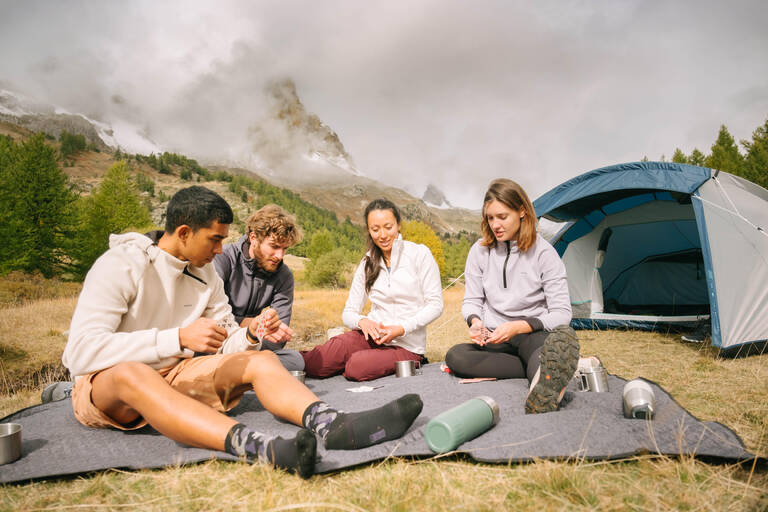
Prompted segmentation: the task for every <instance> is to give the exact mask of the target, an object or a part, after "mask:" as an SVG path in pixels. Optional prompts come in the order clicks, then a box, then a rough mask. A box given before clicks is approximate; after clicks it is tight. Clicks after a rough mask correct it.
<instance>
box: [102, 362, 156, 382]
mask: <svg viewBox="0 0 768 512" xmlns="http://www.w3.org/2000/svg"><path fill="white" fill-rule="evenodd" d="M109 370H110V375H111V377H112V382H113V383H114V384H115V385H116V386H130V387H134V386H136V383H137V382H146V381H147V379H153V378H158V377H159V378H161V379H162V377H160V374H159V373H157V370H155V369H154V368H152V367H151V366H149V365H147V364H144V363H139V362H136V361H126V362H123V363H117V364H116V365H115V366H113V367H111V368H110V369H109Z"/></svg>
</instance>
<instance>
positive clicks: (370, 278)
mask: <svg viewBox="0 0 768 512" xmlns="http://www.w3.org/2000/svg"><path fill="white" fill-rule="evenodd" d="M373 210H389V211H391V212H392V215H394V216H395V220H396V221H397V223H398V224H400V211H399V210H398V209H397V206H395V203H393V202H392V201H390V200H388V199H374V200H373V201H371V202H370V203H368V206H366V207H365V235H366V250H367V251H368V253H367V254H366V256H365V293H368V292H370V291H371V287H372V286H373V283H374V282H376V278H377V277H379V271H380V270H381V267H380V266H379V263H380V262H381V260H382V259H383V258H384V254H383V253H382V252H381V249H379V246H378V245H376V244H375V243H374V241H373V238H372V237H371V232H370V231H368V215H369V214H370V213H371V212H372V211H373Z"/></svg>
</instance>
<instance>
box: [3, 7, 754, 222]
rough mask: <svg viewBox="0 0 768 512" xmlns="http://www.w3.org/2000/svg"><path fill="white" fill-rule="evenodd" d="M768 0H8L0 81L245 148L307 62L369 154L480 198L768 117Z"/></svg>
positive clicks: (168, 132)
mask: <svg viewBox="0 0 768 512" xmlns="http://www.w3.org/2000/svg"><path fill="white" fill-rule="evenodd" d="M767 11H768V10H766V9H765V7H764V4H763V2H759V1H748V2H738V3H736V4H723V3H721V2H715V1H704V2H694V1H687V2H685V1H684V2H670V3H648V2H640V1H629V2H609V3H606V2H598V1H594V2H590V1H586V2H561V1H544V2H536V3H530V2H523V1H512V2H509V1H504V2H502V1H499V2H491V1H484V2H478V3H473V4H472V5H471V6H468V5H467V4H466V3H464V2H453V1H419V2H408V3H397V2H395V3H380V4H371V3H353V2H322V3H318V2H309V1H307V2H290V3H284V2H258V3H250V2H237V1H230V2H217V3H216V4H215V5H214V4H211V3H209V2H183V3H174V4H169V3H157V2H149V1H140V2H131V3H120V4H117V3H105V2H100V3H93V2H54V1H50V2H24V3H21V2H6V3H4V4H3V5H2V6H0V20H1V21H0V62H2V64H0V80H2V81H3V82H5V83H8V84H11V85H12V86H13V87H14V88H16V89H17V90H20V91H21V92H24V93H26V94H28V95H29V96H32V97H35V98H38V99H41V100H46V101H49V102H51V103H54V104H56V105H60V106H62V107H64V108H67V109H69V110H71V111H78V112H83V113H85V114H87V115H89V116H92V117H94V118H97V119H102V120H105V121H114V120H117V119H121V120H124V121H126V122H130V123H134V124H136V125H138V126H140V127H142V128H143V129H144V130H145V131H146V133H148V134H149V135H150V136H151V137H152V138H153V139H154V140H156V141H157V142H158V143H160V144H161V145H163V146H164V147H167V148H169V149H172V150H176V151H182V152H184V153H187V154H190V155H193V156H196V157H198V158H210V159H217V158H219V159H235V160H236V159H239V158H243V155H246V154H247V153H248V151H249V148H250V146H249V143H250V142H249V130H252V129H253V127H254V125H258V124H259V123H263V122H264V119H266V118H268V114H269V108H270V105H269V100H268V99H267V98H266V97H265V95H264V90H265V87H266V86H267V85H268V84H269V83H272V82H273V81H275V80H280V79H283V78H292V79H293V80H294V82H295V83H296V86H297V90H298V94H299V96H300V98H301V99H302V102H303V103H304V104H305V106H306V107H307V109H308V110H309V111H311V112H314V113H316V114H317V115H318V116H319V117H320V119H321V120H323V121H324V122H325V123H326V124H327V125H328V126H330V127H331V128H332V129H334V130H335V131H336V132H337V133H338V134H339V137H340V139H341V141H342V142H343V144H344V146H345V148H346V149H347V151H348V152H349V153H350V154H351V156H352V158H354V160H355V163H356V164H357V167H358V168H359V170H360V171H361V172H362V173H364V174H366V175H368V176H371V177H373V178H375V179H378V180H380V181H383V182H386V183H390V184H393V185H396V186H400V187H403V188H407V189H409V190H412V191H414V192H417V193H420V192H421V191H423V189H424V188H425V187H426V186H427V184H428V183H434V184H436V185H437V186H438V187H440V188H441V189H442V190H443V191H444V192H445V193H446V195H447V197H448V199H449V200H450V201H451V202H452V203H454V204H459V205H463V206H470V207H477V206H479V202H480V201H481V200H482V194H483V192H484V190H485V187H486V186H487V184H488V182H489V181H490V180H491V179H493V178H495V177H499V176H505V177H509V178H512V179H515V180H517V181H519V182H520V183H521V184H522V185H523V186H524V187H526V188H527V189H528V190H529V192H530V194H531V195H532V196H534V197H536V196H538V195H539V194H541V193H543V192H545V191H546V190H547V189H549V188H550V187H552V186H554V185H556V184H557V183H559V182H561V181H563V180H565V179H568V178H570V177H572V176H574V175H576V174H579V173H581V172H585V171H587V170H590V169H592V168H595V167H600V166H603V165H608V164H611V163H616V162H620V161H628V160H637V159H640V158H642V157H643V156H648V157H649V158H658V157H659V156H660V155H661V154H666V155H667V156H668V157H669V156H670V155H671V153H672V152H673V151H674V149H675V147H680V148H681V149H683V150H684V151H686V152H690V151H691V150H692V149H693V148H694V147H698V148H699V149H700V150H703V151H707V150H708V148H709V146H710V145H711V144H712V142H713V141H714V139H715V137H716V134H717V130H718V128H719V126H720V124H726V125H727V126H728V128H729V129H730V131H731V133H732V134H734V136H735V137H736V138H737V139H741V138H747V137H749V136H750V134H751V132H752V130H754V128H756V127H757V126H758V125H760V124H762V123H763V122H764V121H765V119H766V117H767V116H768V92H767V91H768V60H766V59H765V55H764V52H765V48H768V31H766V30H765V29H764V27H765V25H766V21H768V19H767V18H768V15H767V14H766V12H767Z"/></svg>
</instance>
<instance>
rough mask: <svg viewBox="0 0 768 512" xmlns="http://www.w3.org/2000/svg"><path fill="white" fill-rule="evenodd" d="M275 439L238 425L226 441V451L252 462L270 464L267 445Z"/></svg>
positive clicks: (240, 424)
mask: <svg viewBox="0 0 768 512" xmlns="http://www.w3.org/2000/svg"><path fill="white" fill-rule="evenodd" d="M272 439H273V437H268V436H266V435H264V434H262V433H260V432H256V431H253V430H251V429H249V428H248V427H246V426H245V425H243V424H242V423H238V424H237V425H235V426H233V427H232V428H231V429H230V430H229V433H228V434H227V439H226V441H224V451H226V452H227V453H229V454H231V455H234V456H236V457H245V458H247V459H248V460H250V461H253V460H256V459H258V460H261V461H265V462H268V461H269V459H268V458H267V445H268V444H269V441H271V440H272Z"/></svg>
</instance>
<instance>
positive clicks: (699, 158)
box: [688, 148, 707, 167]
mask: <svg viewBox="0 0 768 512" xmlns="http://www.w3.org/2000/svg"><path fill="white" fill-rule="evenodd" d="M688 163H689V164H691V165H698V166H699V167H704V166H705V165H706V164H707V157H706V156H705V155H704V153H702V152H701V151H699V150H698V148H693V151H691V156H689V157H688Z"/></svg>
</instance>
